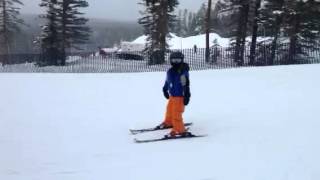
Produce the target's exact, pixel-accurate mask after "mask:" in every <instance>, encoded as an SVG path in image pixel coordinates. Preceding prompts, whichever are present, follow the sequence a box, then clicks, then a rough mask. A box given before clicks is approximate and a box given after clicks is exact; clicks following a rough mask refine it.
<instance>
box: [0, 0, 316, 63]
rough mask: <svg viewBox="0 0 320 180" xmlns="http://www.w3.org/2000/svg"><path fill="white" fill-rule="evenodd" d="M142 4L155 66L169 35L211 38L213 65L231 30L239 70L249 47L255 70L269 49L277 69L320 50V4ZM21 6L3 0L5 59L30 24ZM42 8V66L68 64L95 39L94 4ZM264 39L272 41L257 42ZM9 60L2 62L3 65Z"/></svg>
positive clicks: (257, 0)
mask: <svg viewBox="0 0 320 180" xmlns="http://www.w3.org/2000/svg"><path fill="white" fill-rule="evenodd" d="M139 4H140V5H142V6H143V7H144V8H143V9H144V10H143V11H142V12H141V18H139V20H138V23H139V24H140V25H142V27H143V33H144V34H145V35H146V36H147V43H146V49H145V52H147V53H148V55H149V57H150V64H159V63H164V57H165V53H166V51H167V50H168V44H167V40H168V39H169V38H170V32H173V33H175V34H176V35H178V36H181V37H187V36H192V35H198V34H203V33H206V42H205V43H206V53H205V57H206V61H208V60H209V55H210V49H209V48H210V47H209V42H210V41H211V40H210V39H209V33H210V32H222V31H224V32H226V31H227V32H228V33H227V35H228V37H231V38H232V39H233V41H232V44H231V48H230V49H231V50H232V52H233V59H234V61H235V62H236V63H237V64H238V65H244V63H245V59H246V57H245V55H246V53H245V52H246V49H247V47H248V45H249V48H250V54H249V59H250V62H249V64H252V65H254V64H257V62H258V61H259V58H260V53H261V52H262V51H265V47H267V48H268V51H269V52H270V53H269V54H268V55H267V56H265V57H263V58H264V60H265V61H266V64H274V61H275V60H276V59H275V57H276V54H279V53H281V54H282V55H283V58H284V59H286V60H287V62H289V63H295V62H297V61H299V58H300V59H301V58H304V57H306V56H307V55H308V51H310V50H313V49H316V48H318V47H319V36H320V32H319V31H320V2H319V0H223V1H222V0H220V1H218V2H217V3H216V4H215V7H214V8H212V7H211V6H212V0H208V2H207V3H205V4H203V5H202V6H201V7H200V9H199V10H198V11H197V12H195V13H194V12H190V11H188V10H179V11H177V8H178V7H179V1H178V0H140V3H139ZM21 5H23V3H22V2H21V0H0V43H1V45H2V46H0V54H10V53H11V49H10V39H11V38H12V36H13V35H14V34H15V33H17V32H19V30H20V27H21V26H24V25H25V23H24V21H23V20H22V19H20V18H19V10H20V8H19V7H20V6H21ZM39 6H40V7H41V8H43V9H45V14H43V15H42V16H41V18H42V19H43V20H44V24H43V25H42V26H41V32H40V34H39V35H38V36H37V38H36V39H35V43H36V45H37V47H38V48H39V50H40V52H41V55H42V56H41V61H40V63H41V65H65V63H66V57H67V54H68V53H69V52H71V50H74V49H81V48H82V47H84V46H83V45H84V44H87V43H88V40H89V38H90V34H91V32H92V31H91V29H90V28H89V26H88V24H87V22H88V19H87V18H85V17H84V14H83V13H82V12H81V9H84V8H87V7H88V6H89V4H88V3H87V2H86V1H85V0H42V1H41V3H40V4H39ZM221 22H223V23H224V24H228V28H227V29H224V30H221V24H223V23H221ZM219 29H220V30H219ZM262 31H263V33H261V32H262ZM105 33H106V34H110V33H108V32H105ZM259 37H268V38H266V40H265V41H258V40H257V39H258V38H259ZM95 39H97V38H95ZM98 39H99V38H98ZM248 39H250V40H248ZM261 42H263V43H264V45H263V46H260V44H261ZM284 44H287V45H288V51H283V50H282V49H281V47H282V46H283V45H284ZM1 57H2V58H3V56H1ZM6 59H7V58H3V59H2V60H1V59H0V60H1V61H2V62H3V63H2V64H5V63H6V62H5V61H6Z"/></svg>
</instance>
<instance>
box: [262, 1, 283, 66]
mask: <svg viewBox="0 0 320 180" xmlns="http://www.w3.org/2000/svg"><path fill="white" fill-rule="evenodd" d="M284 3H285V0H264V7H263V8H262V10H261V23H262V26H263V28H264V32H266V30H267V31H268V32H270V33H269V34H270V36H271V37H272V42H271V56H270V58H268V59H267V63H266V64H268V65H272V64H274V61H275V56H276V51H277V47H278V44H279V43H278V39H279V36H280V33H281V27H283V21H284V14H285V9H284Z"/></svg>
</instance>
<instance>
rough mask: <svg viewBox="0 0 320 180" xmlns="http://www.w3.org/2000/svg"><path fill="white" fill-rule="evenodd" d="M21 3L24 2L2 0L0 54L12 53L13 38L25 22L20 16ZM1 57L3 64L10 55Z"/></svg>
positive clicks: (0, 8) (0, 1) (0, 6)
mask: <svg viewBox="0 0 320 180" xmlns="http://www.w3.org/2000/svg"><path fill="white" fill-rule="evenodd" d="M21 5H23V4H22V2H21V1H20V0H0V44H1V46H0V55H1V54H2V55H8V54H9V53H10V42H11V38H12V36H13V34H14V33H16V32H18V31H19V30H20V28H19V26H20V25H22V24H23V20H22V19H20V18H19V17H18V16H19V14H20V7H19V6H21ZM1 57H2V58H1ZM1 57H0V62H2V65H4V64H6V63H8V57H5V56H1Z"/></svg>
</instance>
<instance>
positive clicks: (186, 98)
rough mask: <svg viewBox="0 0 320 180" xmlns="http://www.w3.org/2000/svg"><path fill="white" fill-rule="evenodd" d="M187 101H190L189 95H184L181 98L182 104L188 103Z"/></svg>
mask: <svg viewBox="0 0 320 180" xmlns="http://www.w3.org/2000/svg"><path fill="white" fill-rule="evenodd" d="M189 101H190V96H185V97H184V99H183V104H184V105H185V106H187V105H188V104H189Z"/></svg>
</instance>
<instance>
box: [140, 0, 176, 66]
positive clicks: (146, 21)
mask: <svg viewBox="0 0 320 180" xmlns="http://www.w3.org/2000/svg"><path fill="white" fill-rule="evenodd" d="M140 4H142V5H144V6H145V11H144V12H142V15H143V17H142V18H140V19H139V24H141V25H143V27H144V33H145V35H146V36H147V44H146V52H147V54H148V55H149V56H150V60H149V64H161V63H164V62H165V59H164V57H165V56H164V55H165V51H166V49H167V48H168V44H167V39H168V38H170V34H169V32H170V31H173V28H174V25H175V24H176V22H177V21H176V16H175V15H174V14H173V12H174V10H175V8H176V6H177V5H178V1H177V0H142V3H140ZM155 56H156V58H155Z"/></svg>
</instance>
